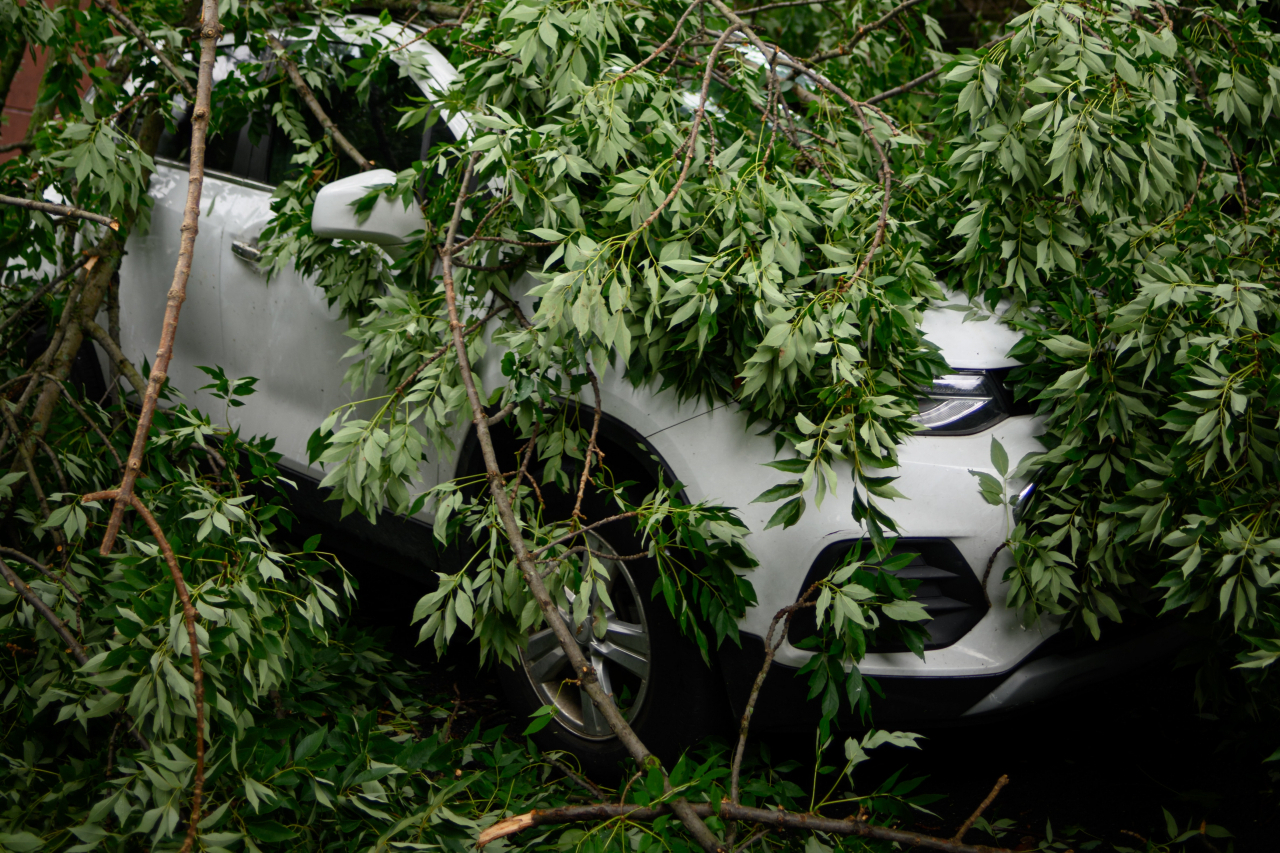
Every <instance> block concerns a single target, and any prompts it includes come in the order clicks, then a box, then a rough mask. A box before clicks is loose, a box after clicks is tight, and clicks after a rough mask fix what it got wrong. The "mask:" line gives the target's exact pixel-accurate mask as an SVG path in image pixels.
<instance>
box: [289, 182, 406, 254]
mask: <svg viewBox="0 0 1280 853" xmlns="http://www.w3.org/2000/svg"><path fill="white" fill-rule="evenodd" d="M395 180H396V173H395V172H392V171H391V170H390V169H371V170H369V171H368V172H362V173H360V174H358V175H352V176H351V177H348V178H342V179H341V180H337V181H334V182H333V183H331V184H328V185H327V186H325V187H323V188H321V190H320V193H319V194H318V195H317V196H316V204H315V208H314V209H313V211H312V214H311V230H312V231H314V232H315V234H316V236H317V237H328V238H330V239H334V238H341V239H343V240H359V241H362V242H365V243H375V244H377V245H379V246H388V247H394V246H396V245H399V244H401V243H405V242H407V241H408V240H409V235H410V234H412V233H413V232H415V231H421V230H422V228H423V226H424V225H425V223H426V218H425V217H424V216H423V215H422V211H420V210H418V208H417V207H414V206H412V205H411V206H410V207H409V209H408V210H406V209H405V207H404V205H403V204H401V203H400V202H398V201H391V200H389V199H386V198H379V199H378V201H377V202H376V203H375V204H374V206H373V210H372V211H370V212H369V217H368V218H367V219H365V220H364V222H359V221H357V218H356V209H355V208H354V207H353V206H352V205H353V204H354V203H355V202H356V201H357V200H359V199H361V198H364V197H365V196H366V195H368V194H369V191H370V190H372V189H373V188H374V187H377V186H382V185H385V184H392V183H395Z"/></svg>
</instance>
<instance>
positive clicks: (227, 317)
mask: <svg viewBox="0 0 1280 853" xmlns="http://www.w3.org/2000/svg"><path fill="white" fill-rule="evenodd" d="M333 49H334V50H336V51H339V52H350V51H354V50H356V49H357V48H354V47H351V46H348V45H333ZM410 94H412V95H414V96H415V97H418V98H420V97H421V95H422V89H421V88H420V87H419V85H418V84H417V83H415V82H414V81H413V79H412V78H408V77H404V78H399V79H398V80H393V81H391V83H390V84H389V85H386V86H385V87H380V86H378V85H376V84H375V85H373V86H371V91H370V97H369V100H368V103H367V104H366V105H363V106H362V105H360V104H358V103H357V102H356V101H355V99H354V98H347V99H339V100H338V101H337V102H332V101H330V100H329V99H327V98H325V97H324V96H323V94H321V93H317V97H318V98H320V99H321V100H322V102H323V103H324V106H325V109H326V111H327V112H328V114H329V116H330V118H332V119H333V121H334V122H335V123H336V124H337V125H338V126H339V127H341V128H343V129H344V131H345V132H346V133H348V134H349V136H350V138H351V141H352V143H353V144H354V145H355V146H356V147H357V148H358V149H359V150H361V151H362V152H364V153H365V155H366V156H367V157H370V158H371V159H372V160H374V161H375V162H376V163H377V164H378V165H379V166H385V167H387V168H391V169H393V170H398V169H404V168H407V167H408V166H410V165H411V164H412V163H413V161H414V160H418V159H421V158H422V157H424V156H425V155H426V147H427V146H428V145H429V144H430V141H431V137H430V133H428V134H424V133H423V132H422V130H421V128H418V129H415V130H412V131H397V130H396V128H395V124H396V119H397V118H398V115H399V114H398V113H397V112H395V110H394V106H397V105H400V106H407V105H408V99H407V96H408V95H410ZM307 118H308V120H311V116H310V115H309V114H308V116H307ZM315 130H316V131H318V130H319V128H318V127H317V128H315ZM434 130H435V132H436V133H437V134H438V133H439V130H438V129H434ZM246 147H247V149H248V150H247V151H246ZM291 156H292V146H291V143H289V141H288V139H287V138H285V137H284V136H283V134H282V133H280V132H279V131H278V129H277V130H275V131H273V132H272V133H271V134H270V135H266V136H263V137H262V138H260V139H258V140H257V141H256V142H255V141H254V140H252V139H250V138H249V135H248V134H247V133H246V134H245V136H244V137H243V138H242V139H241V141H240V149H239V151H238V152H237V162H238V163H239V164H241V166H242V167H243V168H244V169H245V170H246V171H247V173H248V176H249V177H247V178H246V179H245V180H242V182H241V184H240V186H239V187H238V188H237V190H236V191H235V192H228V193H225V194H224V198H225V201H226V206H225V207H224V208H223V213H224V215H226V216H227V217H228V219H229V221H228V224H227V225H226V226H225V227H224V228H223V229H222V231H221V234H220V237H219V239H220V241H221V246H220V250H219V254H220V259H221V270H222V282H221V294H220V295H221V300H222V326H221V328H222V347H223V352H224V355H223V362H222V364H223V367H224V369H225V370H226V371H227V374H228V375H229V376H234V377H243V376H253V377H257V379H258V384H257V394H256V395H255V396H254V397H252V398H250V399H249V400H247V401H246V405H245V406H243V407H241V408H237V409H234V410H232V411H231V412H230V419H231V422H232V424H233V425H235V426H237V427H239V428H240V429H241V431H242V432H243V433H244V434H246V435H253V434H258V435H271V436H274V437H275V438H276V450H277V452H279V453H281V454H282V455H283V456H284V460H283V461H284V464H285V465H287V466H288V467H289V468H291V469H293V470H294V471H296V472H299V473H305V474H307V475H308V476H310V477H313V478H315V479H317V480H318V479H322V478H323V477H324V471H323V470H322V469H320V468H319V467H318V466H314V465H311V464H310V462H309V459H308V452H307V444H308V440H309V439H310V437H311V435H312V434H313V433H314V431H315V430H316V428H317V427H319V426H320V424H321V422H322V421H323V420H324V419H325V418H326V417H327V416H328V415H329V413H330V412H332V411H333V410H334V409H336V408H337V407H339V406H342V405H346V404H349V403H352V402H354V399H353V393H352V389H351V388H350V387H349V386H347V385H344V383H343V381H342V380H343V376H344V375H345V373H346V370H347V368H348V366H349V365H350V364H351V362H352V361H353V359H344V358H342V355H343V353H345V352H347V351H348V350H349V349H350V348H351V346H352V343H353V342H352V341H351V339H350V338H348V337H346V335H345V332H346V331H347V328H348V325H347V321H346V320H344V319H343V318H342V317H341V316H340V314H339V311H338V309H337V307H331V306H330V305H329V304H328V302H327V299H326V294H325V293H324V291H322V290H321V289H320V288H319V287H317V286H316V285H315V284H314V283H313V282H312V281H310V280H308V279H304V278H303V277H302V276H300V275H299V274H298V273H297V272H295V271H294V270H293V269H292V268H290V269H288V270H285V271H283V272H281V273H277V274H275V275H273V276H272V277H271V278H270V280H268V278H267V275H266V274H265V272H263V271H262V270H261V269H260V268H259V264H258V260H257V257H258V253H259V250H258V245H257V244H258V239H259V237H260V235H261V233H262V230H263V229H264V228H265V226H266V225H267V223H268V222H269V220H270V218H271V211H270V207H269V200H270V195H271V192H272V191H273V189H274V184H275V183H276V182H278V181H279V180H281V179H283V178H284V177H285V175H287V174H288V169H289V168H290V165H289V160H290V157H291ZM338 166H339V172H338V174H337V175H336V176H335V177H340V176H344V175H346V174H350V173H353V172H354V171H356V170H355V167H354V166H353V165H352V164H351V163H350V162H349V161H347V160H346V159H345V158H344V159H342V160H340V161H339V164H338ZM379 393H381V391H380V390H379V389H377V388H375V389H372V390H371V391H370V392H369V395H368V396H377V395H378V394H379ZM362 396H364V395H362ZM372 405H373V404H370V407H372ZM420 473H421V475H422V477H423V480H424V481H425V482H426V485H427V486H430V485H434V483H435V482H437V477H438V475H439V472H438V471H437V465H436V463H435V462H434V461H432V462H431V463H429V464H427V465H424V466H423V469H422V471H421V472H420ZM446 476H452V472H449V473H448V474H447V475H446Z"/></svg>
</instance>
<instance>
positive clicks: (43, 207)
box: [0, 195, 120, 231]
mask: <svg viewBox="0 0 1280 853" xmlns="http://www.w3.org/2000/svg"><path fill="white" fill-rule="evenodd" d="M0 204H7V205H11V206H13V207H21V208H24V209H26V210H36V211H39V212H40V213H47V214H49V215H50V216H65V217H69V218H71V219H87V220H88V221H90V222H97V223H98V224H99V225H105V226H107V227H108V228H110V229H111V230H113V231H119V230H120V223H119V222H117V221H116V220H114V219H113V218H111V217H110V216H104V215H103V214H101V213H94V212H93V211H91V210H82V209H80V208H78V207H69V206H68V205H65V204H54V203H53V202H50V201H36V200H34V199H30V198H14V197H13V196H11V195H0Z"/></svg>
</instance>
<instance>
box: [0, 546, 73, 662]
mask: <svg viewBox="0 0 1280 853" xmlns="http://www.w3.org/2000/svg"><path fill="white" fill-rule="evenodd" d="M0 554H4V555H6V556H8V557H11V558H13V559H15V560H21V561H22V562H24V563H26V564H27V565H28V566H30V567H31V568H33V569H35V570H36V571H37V572H39V573H40V574H42V575H44V576H45V577H46V578H48V579H49V580H50V581H52V582H53V583H56V584H57V585H58V586H60V587H62V588H63V589H65V590H66V591H67V594H68V595H70V596H71V597H72V598H74V599H75V600H76V604H81V605H82V604H84V599H83V598H81V597H80V593H78V592H76V591H75V590H74V589H72V588H71V587H70V586H68V585H67V582H66V581H65V580H63V579H62V578H60V577H59V576H58V575H56V574H54V573H53V571H52V570H51V569H50V568H49V567H48V566H46V565H44V564H43V563H41V562H40V561H39V560H37V559H36V558H34V557H29V556H27V555H26V554H24V553H22V552H21V551H19V550H18V549H17V548H6V547H5V546H3V545H0ZM81 663H83V661H82V662H81Z"/></svg>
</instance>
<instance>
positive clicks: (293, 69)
mask: <svg viewBox="0 0 1280 853" xmlns="http://www.w3.org/2000/svg"><path fill="white" fill-rule="evenodd" d="M267 42H268V43H270V45H271V47H272V48H273V49H274V50H275V52H276V58H277V59H279V60H280V64H281V65H283V66H284V70H285V72H286V73H287V74H288V75H289V81H290V82H291V83H293V88H294V89H296V90H297V91H298V95H299V96H300V97H301V98H302V102H303V103H305V104H306V105H307V109H309V110H311V114H312V115H313V116H315V117H316V121H318V122H320V125H321V126H322V127H323V128H324V129H325V131H327V132H328V133H329V135H330V136H332V137H333V141H334V142H335V143H336V144H337V146H338V147H339V148H341V149H342V153H344V154H346V155H347V156H348V157H350V158H351V160H352V162H354V163H355V164H356V165H357V166H359V167H360V171H362V172H367V171H369V170H370V169H372V168H373V164H372V163H370V162H369V161H368V160H366V159H365V158H364V155H363V154H361V153H360V152H359V151H357V150H356V147H355V146H354V145H352V144H351V142H350V141H349V140H348V139H347V138H346V137H345V136H343V135H342V131H341V130H338V126H337V125H336V124H334V123H333V119H331V118H329V116H328V114H327V113H325V111H324V107H322V106H320V102H319V101H317V100H316V96H315V94H314V93H313V92H312V91H311V87H310V86H308V85H307V81H306V80H303V79H302V73H301V72H299V71H298V66H297V65H294V63H293V60H292V59H290V58H289V52H288V49H287V48H286V47H285V46H284V44H283V43H282V42H281V41H280V39H278V38H276V37H275V36H274V35H272V34H271V33H267Z"/></svg>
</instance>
